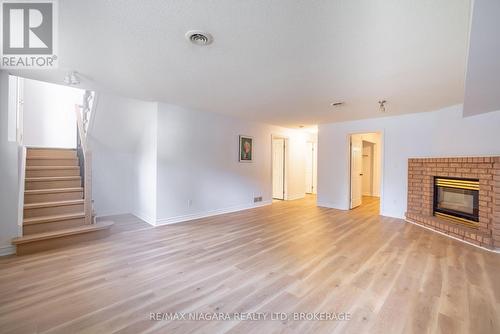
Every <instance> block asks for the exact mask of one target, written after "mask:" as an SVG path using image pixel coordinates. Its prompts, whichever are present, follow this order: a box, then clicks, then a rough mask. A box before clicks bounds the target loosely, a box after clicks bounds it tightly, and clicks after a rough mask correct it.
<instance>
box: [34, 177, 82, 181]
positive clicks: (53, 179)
mask: <svg viewBox="0 0 500 334" xmlns="http://www.w3.org/2000/svg"><path fill="white" fill-rule="evenodd" d="M80 179H81V176H42V177H27V178H26V179H25V180H26V181H27V182H41V181H66V180H80Z"/></svg>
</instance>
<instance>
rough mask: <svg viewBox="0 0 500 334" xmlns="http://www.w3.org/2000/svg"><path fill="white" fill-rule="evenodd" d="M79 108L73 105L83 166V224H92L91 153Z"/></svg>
mask: <svg viewBox="0 0 500 334" xmlns="http://www.w3.org/2000/svg"><path fill="white" fill-rule="evenodd" d="M80 108H81V107H80V106H79V105H75V114H76V123H77V127H78V136H79V138H78V139H79V146H80V147H78V148H77V149H81V152H82V157H83V164H80V166H82V167H83V171H82V172H83V196H84V197H83V198H84V205H83V207H84V211H85V224H92V152H91V151H90V150H89V148H88V145H87V136H86V132H85V130H84V126H83V120H82V113H81V111H80Z"/></svg>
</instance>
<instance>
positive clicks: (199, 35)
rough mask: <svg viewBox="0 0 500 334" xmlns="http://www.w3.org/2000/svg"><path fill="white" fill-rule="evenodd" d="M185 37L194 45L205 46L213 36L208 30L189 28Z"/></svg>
mask: <svg viewBox="0 0 500 334" xmlns="http://www.w3.org/2000/svg"><path fill="white" fill-rule="evenodd" d="M186 38H187V39H188V40H189V41H190V42H191V43H193V44H194V45H199V46H205V45H209V44H211V43H212V42H213V40H214V38H213V37H212V35H210V34H209V33H208V32H204V31H200V30H190V31H188V32H187V33H186Z"/></svg>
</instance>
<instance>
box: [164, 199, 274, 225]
mask: <svg viewBox="0 0 500 334" xmlns="http://www.w3.org/2000/svg"><path fill="white" fill-rule="evenodd" d="M270 204H272V201H263V202H260V203H255V204H250V205H248V204H244V205H237V206H232V207H229V208H225V209H218V210H211V211H205V212H199V213H192V214H188V215H182V216H176V217H171V218H162V219H158V220H157V221H156V226H160V225H169V224H176V223H181V222H185V221H190V220H195V219H200V218H206V217H211V216H217V215H222V214H225V213H231V212H236V211H242V210H248V209H254V208H258V207H261V206H266V205H270Z"/></svg>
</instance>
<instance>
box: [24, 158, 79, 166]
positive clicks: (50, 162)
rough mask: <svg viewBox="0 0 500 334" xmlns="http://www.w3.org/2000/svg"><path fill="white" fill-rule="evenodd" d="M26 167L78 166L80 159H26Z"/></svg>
mask: <svg viewBox="0 0 500 334" xmlns="http://www.w3.org/2000/svg"><path fill="white" fill-rule="evenodd" d="M26 166H78V159H26Z"/></svg>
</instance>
